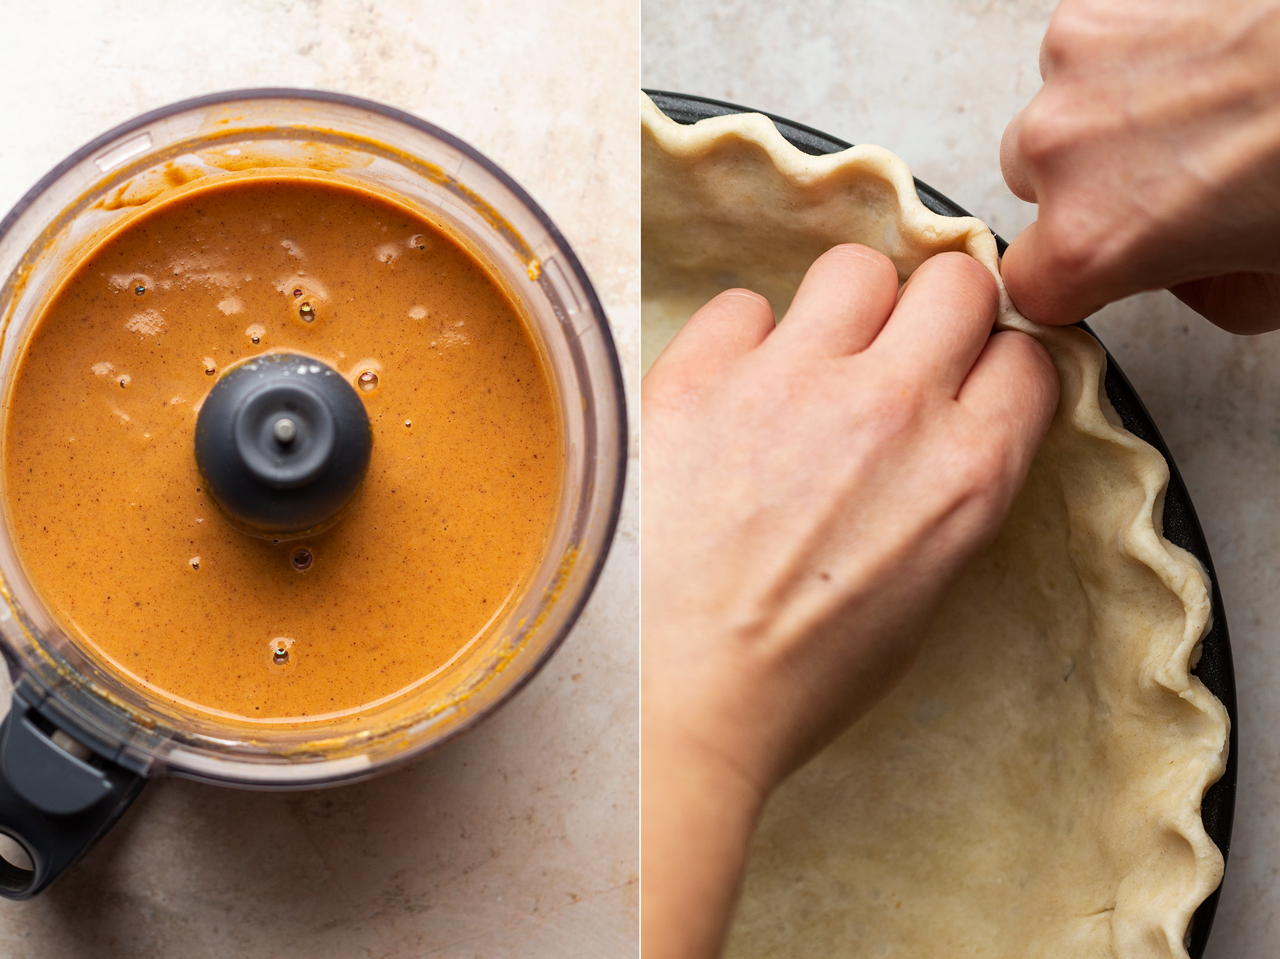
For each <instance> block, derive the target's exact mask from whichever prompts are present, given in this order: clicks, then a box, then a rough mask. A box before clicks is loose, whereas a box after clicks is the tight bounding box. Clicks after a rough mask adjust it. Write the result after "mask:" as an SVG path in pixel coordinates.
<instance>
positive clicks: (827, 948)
mask: <svg viewBox="0 0 1280 959" xmlns="http://www.w3.org/2000/svg"><path fill="white" fill-rule="evenodd" d="M642 110H643V127H644V132H643V154H642V157H643V159H642V163H643V201H642V202H643V217H642V224H643V225H642V230H643V232H642V247H643V292H642V297H643V314H642V315H643V327H642V336H643V348H644V362H645V367H646V369H647V368H648V365H649V364H650V363H652V361H653V359H654V358H656V356H657V355H658V353H659V352H661V350H662V348H663V347H664V346H665V345H666V344H667V342H669V341H670V339H671V337H672V336H673V335H674V334H675V332H676V330H678V329H679V327H680V325H681V324H682V323H683V322H684V321H685V320H686V319H687V318H688V317H689V315H690V314H691V313H692V312H693V311H694V310H695V309H696V308H697V307H699V306H701V305H702V304H703V303H705V302H706V301H707V300H708V299H710V298H711V297H712V296H714V295H715V294H716V293H718V292H720V291H721V290H723V289H726V288H728V287H731V286H739V285H741V286H745V287H749V288H750V289H753V290H756V291H758V292H760V293H762V294H764V295H765V296H767V297H768V298H769V301H770V302H771V303H772V305H773V308H774V313H775V315H776V316H779V317H781V316H782V315H783V314H784V312H785V311H786V308H787V306H788V304H789V303H790V301H791V297H792V295H793V294H794V292H795V289H796V287H797V285H798V284H799V281H800V278H801V277H802V276H803V275H804V272H805V270H806V269H807V268H808V267H809V265H810V263H812V262H813V260H814V259H815V258H816V257H817V256H818V255H819V254H820V253H822V252H823V251H824V250H826V249H827V248H829V247H830V246H832V245H834V244H836V243H842V242H849V241H856V242H860V243H865V244H867V245H869V246H872V247H875V248H876V249H879V250H882V251H883V252H884V253H886V254H888V255H889V256H890V257H891V258H892V259H893V261H894V263H895V264H896V265H897V267H898V273H899V276H900V277H901V278H903V279H905V278H906V277H907V276H908V275H910V273H911V272H912V271H913V270H914V269H915V268H916V267H917V266H919V265H920V264H921V263H922V262H923V261H924V260H925V259H927V258H928V257H930V256H933V255H934V254H936V253H939V252H942V251H944V250H961V251H964V252H966V253H968V254H969V255H971V256H973V257H974V258H975V259H977V260H978V261H979V262H980V263H982V264H983V265H984V266H986V267H987V268H988V269H989V270H991V272H992V274H993V275H995V276H996V278H997V280H998V279H999V269H998V261H997V254H996V246H995V241H994V238H993V237H992V235H991V233H990V231H989V230H988V229H987V228H986V226H985V225H984V224H983V223H982V222H981V221H979V220H977V219H974V218H966V219H956V218H948V217H943V216H938V215H935V214H933V213H931V212H929V211H928V210H926V209H925V207H924V206H923V205H922V204H921V203H920V201H919V199H918V198H917V196H916V193H915V190H914V187H913V185H912V179H911V173H910V171H908V169H907V167H906V165H905V164H903V162H902V161H901V160H899V159H898V158H897V157H895V156H893V155H892V154H891V153H889V152H887V151H886V150H883V149H880V148H879V147H873V146H858V147H854V148H852V149H849V150H846V151H844V152H843V153H839V154H835V155H831V156H822V157H813V156H808V155H806V154H804V153H801V152H800V151H798V150H796V149H795V148H794V147H792V146H791V145H790V144H788V143H787V142H786V141H785V140H784V139H783V138H782V136H781V135H780V134H779V133H778V132H777V130H776V129H775V128H774V126H773V124H772V123H771V122H770V121H769V120H768V119H766V118H765V117H763V116H759V115H746V114H744V115H736V116H728V117H717V118H714V119H709V120H704V121H702V122H700V123H698V124H696V125H694V126H681V125H679V124H676V123H674V122H673V121H671V120H669V119H667V118H666V117H665V116H664V115H663V114H662V113H661V112H660V111H659V110H658V109H657V108H656V107H654V105H653V104H652V103H651V102H650V101H649V100H648V98H647V97H646V98H644V102H643V106H642ZM999 324H1000V325H1001V326H1003V327H1012V328H1016V329H1021V330H1025V331H1027V332H1029V333H1031V334H1032V335H1034V336H1035V337H1037V338H1038V339H1039V340H1040V341H1041V342H1042V343H1043V344H1044V345H1045V346H1046V347H1048V349H1049V350H1050V352H1051V353H1052V354H1053V358H1054V362H1055V363H1056V365H1057V368H1058V373H1059V376H1060V378H1061V383H1062V392H1061V400H1060V403H1059V407H1058V411H1057V414H1056V416H1055V419H1054V422H1053V425H1052V427H1051V428H1050V431H1049V435H1048V437H1047V439H1046V440H1045V443H1044V446H1043V448H1042V449H1041V451H1040V453H1039V455H1038V457H1037V458H1036V460H1035V463H1034V465H1033V466H1032V468H1031V474H1030V477H1029V478H1028V480H1027V485H1026V487H1025V489H1024V490H1023V491H1022V493H1021V495H1020V496H1019V497H1018V499H1017V501H1016V503H1015V505H1014V508H1013V511H1012V513H1011V514H1010V516H1009V518H1008V520H1007V521H1006V523H1005V525H1004V527H1003V529H1002V530H1001V532H1000V535H999V537H998V539H997V541H996V543H995V544H994V545H993V546H992V547H991V548H990V549H989V550H987V552H986V553H985V554H984V555H982V556H981V557H980V558H979V559H978V560H977V561H976V562H975V563H974V564H973V566H972V568H970V569H969V570H968V571H967V572H966V573H965V575H964V576H963V578H962V579H961V580H960V582H959V583H958V584H957V585H956V587H955V588H954V589H953V590H952V591H951V593H950V595H949V596H948V598H947V599H946V601H945V602H944V604H943V606H942V610H941V612H940V614H939V616H938V618H937V621H936V623H935V624H934V625H933V627H932V628H931V630H930V633H929V635H928V637H927V638H926V639H925V642H924V649H923V652H922V653H921V656H920V659H919V661H918V662H917V664H916V665H915V667H914V668H913V670H912V672H911V673H910V675H909V676H908V677H907V679H906V680H905V681H904V682H903V683H902V685H901V686H900V687H899V688H898V689H897V690H895V691H894V693H892V694H891V695H890V696H889V697H888V698H887V699H886V700H885V701H884V702H882V703H881V704H880V705H879V706H877V707H876V708H875V709H874V710H873V711H872V712H871V714H870V715H868V716H866V717H865V718H863V719H862V720H861V721H860V722H858V723H857V724H856V725H855V726H854V727H853V728H852V729H850V730H849V731H848V732H847V733H845V734H844V735H843V736H842V737H841V738H840V739H838V740H837V741H836V742H835V743H833V744H832V745H831V746H830V747H828V748H827V749H826V750H825V751H824V752H822V753H821V754H820V755H819V756H818V757H817V758H815V759H814V760H813V761H812V762H810V763H809V764H808V765H807V766H805V767H804V768H803V769H802V770H800V772H798V773H797V774H796V775H795V776H793V777H792V778H791V779H790V780H788V781H787V782H786V783H785V784H784V785H783V786H782V787H781V788H780V789H779V790H778V792H777V793H776V794H775V796H774V797H773V799H772V800H771V801H770V803H769V805H768V808H767V810H766V813H765V816H764V820H763V822H762V824H761V827H760V829H759V832H758V834H757V836H756V839H755V844H754V846H753V849H752V853H751V861H750V866H749V869H748V875H747V880H746V886H745V890H744V892H743V896H742V900H741V902H740V904H739V907H738V911H737V915H736V918H735V921H734V925H733V928H732V931H731V933H730V938H729V945H728V949H727V955H728V956H730V957H733V959H748V957H764V956H769V957H787V959H805V957H814V959H818V957H821V959H836V957H853V956H868V957H877V956H884V957H908V956H909V957H954V956H961V955H966V956H981V957H987V959H994V957H1011V959H1012V957H1019V959H1023V957H1029V956H1036V957H1063V959H1066V957H1071V959H1078V957H1086V956H1087V957H1094V956H1098V957H1101V956H1117V957H1123V959H1136V957H1144V959H1145V957H1166V956H1186V949H1185V947H1184V942H1183V939H1184V935H1185V933H1186V929H1187V925H1188V923H1189V921H1190V918H1191V915H1192V913H1193V912H1194V911H1195V909H1196V907H1197V906H1198V905H1199V904H1200V903H1201V902H1202V901H1203V900H1204V899H1205V897H1206V896H1208V895H1209V893H1210V892H1212V891H1213V890H1214V888H1216V887H1217V885H1218V882H1219V881H1220V879H1221V877H1222V856H1221V855H1220V854H1219V852H1218V849H1217V848H1216V847H1215V846H1214V844H1213V843H1212V841H1211V840H1210V839H1209V837H1208V836H1207V835H1206V834H1205V831H1204V827H1203V824H1202V823H1201V820H1200V802H1201V799H1202V797H1203V795H1204V792H1205V790H1206V789H1207V788H1208V787H1209V786H1210V785H1211V784H1212V783H1213V782H1215V781H1216V780H1217V779H1218V777H1219V776H1220V775H1221V774H1222V771H1223V768H1224V764H1225V761H1226V749H1227V730H1228V725H1227V724H1228V719H1227V715H1226V711H1225V710H1224V709H1223V707H1222V704H1221V703H1220V702H1218V700H1217V699H1216V698H1215V697H1214V696H1213V695H1212V694H1211V693H1210V692H1209V691H1208V690H1207V689H1206V688H1205V687H1204V686H1203V685H1202V684H1201V682H1200V681H1199V680H1198V679H1197V678H1196V677H1194V676H1192V675H1191V674H1190V672H1189V668H1190V664H1191V663H1192V662H1193V661H1194V657H1195V656H1196V655H1197V654H1198V644H1199V641H1200V639H1201V638H1202V637H1203V635H1204V634H1205V632H1206V630H1207V628H1208V620H1209V615H1210V601H1209V593H1208V588H1207V584H1206V579H1205V576H1204V574H1203V572H1202V570H1201V568H1200V566H1199V564H1198V563H1197V561H1196V560H1195V559H1194V558H1193V557H1192V556H1190V555H1189V554H1188V553H1186V552H1184V551H1183V550H1181V549H1179V548H1178V547H1176V546H1174V545H1173V544H1171V543H1169V542H1168V541H1167V540H1165V539H1164V538H1163V536H1162V535H1161V531H1160V523H1161V514H1162V509H1163V501H1164V491H1165V486H1166V484H1167V481H1168V467H1167V466H1166V464H1165V462H1164V459H1163V458H1162V457H1161V456H1160V454H1159V453H1158V452H1156V450H1154V449H1153V448H1151V447H1150V446H1148V445H1147V444H1146V443H1144V442H1142V441H1141V440H1139V439H1137V438H1136V437H1134V436H1132V435H1131V434H1129V433H1128V432H1126V431H1125V430H1124V429H1123V428H1122V427H1121V426H1120V424H1119V420H1118V417H1117V416H1116V414H1115V412H1114V411H1113V410H1112V409H1111V405H1110V403H1109V402H1108V401H1107V399H1106V397H1105V394H1104V393H1103V391H1102V375H1103V371H1104V364H1105V354H1104V353H1103V351H1102V349H1101V348H1100V347H1099V345H1098V344H1097V342H1096V341H1095V340H1094V339H1093V338H1092V337H1090V336H1089V335H1088V334H1086V333H1084V332H1083V331H1081V330H1076V329H1069V328H1068V329H1055V328H1047V327H1042V326H1039V325H1037V324H1034V323H1031V322H1030V321H1029V320H1027V319H1026V318H1025V317H1023V316H1021V315H1020V314H1018V313H1017V312H1016V311H1015V310H1014V308H1013V307H1012V305H1011V304H1010V302H1009V299H1008V296H1007V295H1006V294H1005V293H1004V290H1003V286H1002V287H1001V308H1000V316H999Z"/></svg>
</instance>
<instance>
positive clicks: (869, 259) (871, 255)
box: [810, 243, 898, 285]
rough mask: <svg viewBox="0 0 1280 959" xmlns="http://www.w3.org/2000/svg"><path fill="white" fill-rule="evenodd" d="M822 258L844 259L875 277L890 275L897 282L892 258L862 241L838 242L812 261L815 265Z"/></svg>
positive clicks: (896, 272) (881, 277)
mask: <svg viewBox="0 0 1280 959" xmlns="http://www.w3.org/2000/svg"><path fill="white" fill-rule="evenodd" d="M824 260H836V261H846V262H849V263H852V264H853V265H854V266H855V268H860V269H866V270H869V271H871V272H872V273H874V274H878V276H877V277H876V278H877V279H885V278H888V277H890V276H892V278H893V282H894V284H895V285H896V284H897V282H898V268H897V267H896V266H894V265H893V260H891V259H889V257H888V256H886V255H885V254H884V253H881V252H880V251H879V250H873V249H872V248H871V247H869V246H867V245H865V244H863V243H838V244H836V245H835V246H833V247H832V248H831V249H829V250H827V251H826V252H825V253H823V254H822V256H820V257H818V259H817V260H815V261H814V263H815V265H816V264H817V263H820V262H822V261H824ZM810 269H812V267H810Z"/></svg>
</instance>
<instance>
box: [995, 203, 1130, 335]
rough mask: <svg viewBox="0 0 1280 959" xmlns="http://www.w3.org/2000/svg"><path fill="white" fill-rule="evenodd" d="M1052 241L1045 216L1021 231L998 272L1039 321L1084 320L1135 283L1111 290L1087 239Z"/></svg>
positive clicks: (1027, 312) (1019, 303) (1023, 308)
mask: <svg viewBox="0 0 1280 959" xmlns="http://www.w3.org/2000/svg"><path fill="white" fill-rule="evenodd" d="M1061 233H1062V231H1061V230H1058V231H1056V233H1055V236H1054V237H1053V240H1052V241H1050V240H1049V237H1048V234H1047V233H1046V231H1045V228H1044V226H1043V223H1042V221H1040V220H1037V221H1036V222H1035V223H1032V224H1031V225H1030V226H1029V227H1027V228H1026V229H1025V230H1023V231H1022V232H1021V233H1019V234H1018V235H1017V236H1016V237H1014V240H1013V242H1012V243H1010V244H1009V249H1007V250H1005V253H1004V257H1003V259H1002V260H1001V262H1000V276H1001V277H1002V278H1003V279H1004V285H1005V288H1006V289H1008V291H1009V297H1010V299H1012V300H1013V305H1014V306H1016V307H1017V308H1018V312H1020V313H1021V314H1022V315H1023V316H1025V317H1027V318H1028V319H1031V320H1035V321H1036V322H1038V323H1049V324H1051V325H1054V326H1065V325H1067V324H1069V323H1075V322H1077V321H1079V320H1083V319H1084V318H1085V317H1086V316H1088V315H1089V314H1090V313H1093V312H1095V311H1097V310H1099V309H1101V308H1102V307H1104V306H1106V305H1107V304H1108V303H1110V302H1111V301H1112V300H1118V299H1120V297H1122V296H1128V295H1129V294H1130V293H1135V292H1137V288H1135V289H1132V290H1129V289H1121V290H1109V289H1106V288H1104V286H1103V285H1102V284H1101V283H1100V282H1099V280H1098V278H1097V277H1096V275H1095V272H1096V271H1095V269H1094V268H1093V264H1094V261H1095V259H1096V253H1095V251H1093V250H1091V249H1090V248H1089V247H1088V246H1087V245H1086V244H1085V243H1083V242H1068V243H1063V242H1062V241H1061V240H1060V239H1059V236H1060V235H1061Z"/></svg>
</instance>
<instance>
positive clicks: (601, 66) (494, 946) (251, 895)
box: [0, 0, 639, 959]
mask: <svg viewBox="0 0 1280 959" xmlns="http://www.w3.org/2000/svg"><path fill="white" fill-rule="evenodd" d="M638 32H639V22H638V8H637V5H636V4H635V3H634V2H632V0H546V2H543V3H539V4H528V3H519V2H512V0H490V2H474V3H455V2H443V0H440V2H436V0H430V2H414V0H364V2H354V0H299V2H288V0H280V2H276V0H205V2H203V3H199V4H196V3H170V4H159V3H149V2H144V0H54V2H51V3H34V2H28V3H22V2H17V0H6V2H4V3H3V4H0V89H3V91H4V94H3V96H0V124H2V127H3V139H2V140H0V208H2V209H3V210H4V211H7V210H8V209H9V208H10V207H11V206H12V205H13V204H14V203H15V202H16V201H17V200H18V199H19V197H20V196H21V195H22V194H23V193H24V192H25V191H26V190H27V189H28V188H29V187H30V186H32V185H33V184H34V183H35V182H36V181H37V180H38V179H39V178H40V177H41V176H42V175H43V174H44V173H45V172H46V171H47V170H49V169H50V168H51V167H52V166H53V165H54V164H56V163H57V162H58V161H59V160H61V159H62V158H63V157H65V156H66V155H67V154H68V153H70V152H71V151H72V150H74V149H76V148H77V147H79V146H80V145H81V144H83V143H85V142H86V141H88V140H89V139H91V138H93V137H95V136H97V135H98V134H100V133H103V132H105V131H106V130H107V129H109V128H111V127H112V126H114V125H116V124H118V123H121V122H123V121H125V120H128V119H130V118H131V117H133V116H135V115H137V114H139V113H142V112H144V111H147V110H151V109H153V108H155V107H159V106H162V105H164V104H167V103H171V102H173V101H176V100H180V99H184V98H187V97H192V96H196V95H199V94H203V93H209V92H213V91H217V90H226V89H235V88H243V87H255V86H257V87H261V86H298V87H318V88H324V89H328V90H336V91H340V92H343V93H349V94H354V95H356V96H362V97H368V98H370V99H374V100H379V101H381V102H384V103H387V104H390V105H392V106H395V107H399V108H401V109H404V110H407V111H409V112H410V113H413V114H416V115H418V116H420V117H422V118H424V119H427V120H430V121H431V122H433V123H435V124H437V125H439V126H441V127H443V128H444V129H445V130H448V131H449V132H451V133H453V134H456V135H458V136H460V137H462V138H463V139H464V140H467V141H468V142H470V143H471V144H472V145H474V146H475V147H477V148H478V149H479V150H480V151H481V152H483V153H485V154H486V155H487V156H489V157H490V158H491V159H493V160H494V161H495V162H497V163H498V164H499V165H500V166H502V167H503V168H504V169H506V170H507V172H508V173H510V174H511V175H512V176H513V177H514V178H515V179H516V180H517V181H518V182H519V183H520V184H521V185H522V186H523V187H524V188H525V189H526V190H528V191H529V193H530V194H531V195H532V196H533V197H534V198H535V199H536V200H537V201H538V203H539V204H540V205H541V206H542V207H543V208H544V209H545V210H546V211H547V212H548V213H549V214H550V216H551V218H552V219H553V220H554V221H555V222H556V224H557V225H558V226H559V227H560V229H561V231H562V232H563V233H564V235H565V236H566V237H567V238H568V239H569V242H570V243H571V244H572V245H573V247H574V249H575V250H576V251H577V253H578V255H579V257H580V258H581V260H582V261H583V264H584V265H585V267H586V270H587V273H588V274H589V276H590V277H591V279H592V281H593V283H594V285H595V287H596V290H597V291H598V293H599V294H600V297H601V300H602V301H603V303H604V306H605V309H606V312H607V313H608V315H609V318H610V321H611V323H612V326H613V330H614V336H615V339H616V341H617V343H618V347H619V353H620V355H621V359H622V364H623V368H624V371H625V373H626V376H627V380H628V387H629V388H632V392H634V389H633V388H634V386H635V385H636V381H637V371H638V365H639V347H638V342H639V336H638V322H639V319H638V317H639V310H638V299H639V284H638V262H639V257H638V243H639V239H638V227H639V222H638V216H637V213H638V143H639V138H638V131H637V129H636V106H635V103H636V98H635V84H636V76H637V72H638V60H639V57H638V50H637V42H636V38H637V36H638ZM632 412H633V413H634V408H633V410H632ZM632 421H633V424H634V416H633V418H632ZM632 433H633V439H632V443H631V464H630V470H629V474H630V475H629V476H628V493H627V499H626V504H625V508H624V512H623V517H622V521H621V525H620V527H619V532H618V537H617V539H616V541H615V543H614V546H613V550H612V553H611V555H610V558H609V561H608V563H607V565H606V568H605V572H604V575H603V577H602V578H601V580H600V583H599V585H598V586H597V587H596V591H595V594H594V596H593V598H592V600H591V602H590V603H589V605H588V606H587V608H586V611H585V612H584V614H583V616H582V618H581V619H580V620H579V622H578V625H577V626H576V627H575V629H574V630H573V632H572V633H571V635H570V636H569V638H568V639H567V641H566V642H565V643H564V645H563V646H562V648H561V649H560V651H559V652H558V653H556V655H555V656H554V657H553V658H552V660H551V661H550V663H549V664H548V665H547V667H546V668H545V669H544V670H543V671H542V673H541V674H540V675H539V676H538V677H537V678H536V679H535V680H534V681H533V682H532V683H531V684H530V685H529V686H528V687H527V688H526V689H525V690H524V691H523V692H522V693H520V695H519V696H517V697H516V698H515V699H514V700H513V701H512V702H510V703H509V704H507V706H506V707H504V708H503V709H502V710H501V711H500V712H499V713H498V714H497V715H496V716H494V717H492V718H491V719H490V720H488V721H487V722H485V723H483V724H482V725H481V726H480V727H479V728H478V729H476V730H475V731H473V732H471V733H469V734H468V735H466V736H463V737H462V738H460V739H458V740H456V741H454V742H452V743H450V744H448V745H447V746H445V747H444V748H442V749H440V750H438V751H436V752H434V753H432V754H431V755H429V756H427V757H426V758H424V759H423V760H421V761H419V762H417V763H415V764H413V765H412V766H410V767H408V768H406V769H403V770H400V771H397V772H394V773H391V774H389V775H386V776H383V777H381V778H378V779H375V780H373V781H370V782H367V783H362V784H358V785H354V786H346V787H342V788H337V789H329V790H321V791H309V792H295V793H262V792H248V791H241V790H234V789H225V788H218V787H213V786H206V785H202V784H197V783H192V782H187V781H182V780H175V779H161V780H158V781H156V782H153V783H151V784H150V785H148V786H147V788H146V789H145V790H144V791H143V793H142V796H141V797H140V798H139V799H138V801H137V802H136V803H135V804H134V806H133V807H132V808H131V809H130V810H129V812H128V813H127V814H126V815H125V817H124V819H122V820H121V822H120V823H119V824H118V825H117V826H116V827H115V829H114V830H112V832H111V833H110V834H108V836H107V837H106V838H105V839H104V840H103V841H102V842H101V843H100V844H99V846H98V847H97V848H95V849H94V850H93V851H92V852H91V853H89V855H88V856H86V857H85V858H84V859H83V860H82V861H81V862H80V863H78V864H77V865H75V866H74V867H72V869H71V870H70V871H68V872H67V873H66V874H65V875H63V876H62V878H61V879H59V880H58V881H57V882H56V883H55V884H54V885H53V886H51V887H50V888H49V889H48V890H47V891H46V892H45V893H44V894H43V895H41V896H40V897H38V898H36V899H34V900H32V901H30V902H26V903H13V902H7V901H0V956H3V957H5V959H109V957H121V959H178V957H181V959H229V957H251V959H258V957H261V959H268V957H272V959H329V957H332V959H357V957H359V959H416V957H424V956H432V957H436V956H439V957H458V959H476V957H484V959H502V957H513V959H514V957H520V959H540V957H547V959H575V957H582V959H588V957H590V959H607V957H625V956H634V955H636V953H637V946H636V941H637V901H638V882H637V875H638V848H637V834H638V828H637V689H638V681H637V646H638V628H637V617H638V601H637V596H638V589H637V575H638V567H637V536H636V483H635V450H636V444H635V441H634V425H633V429H632Z"/></svg>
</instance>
